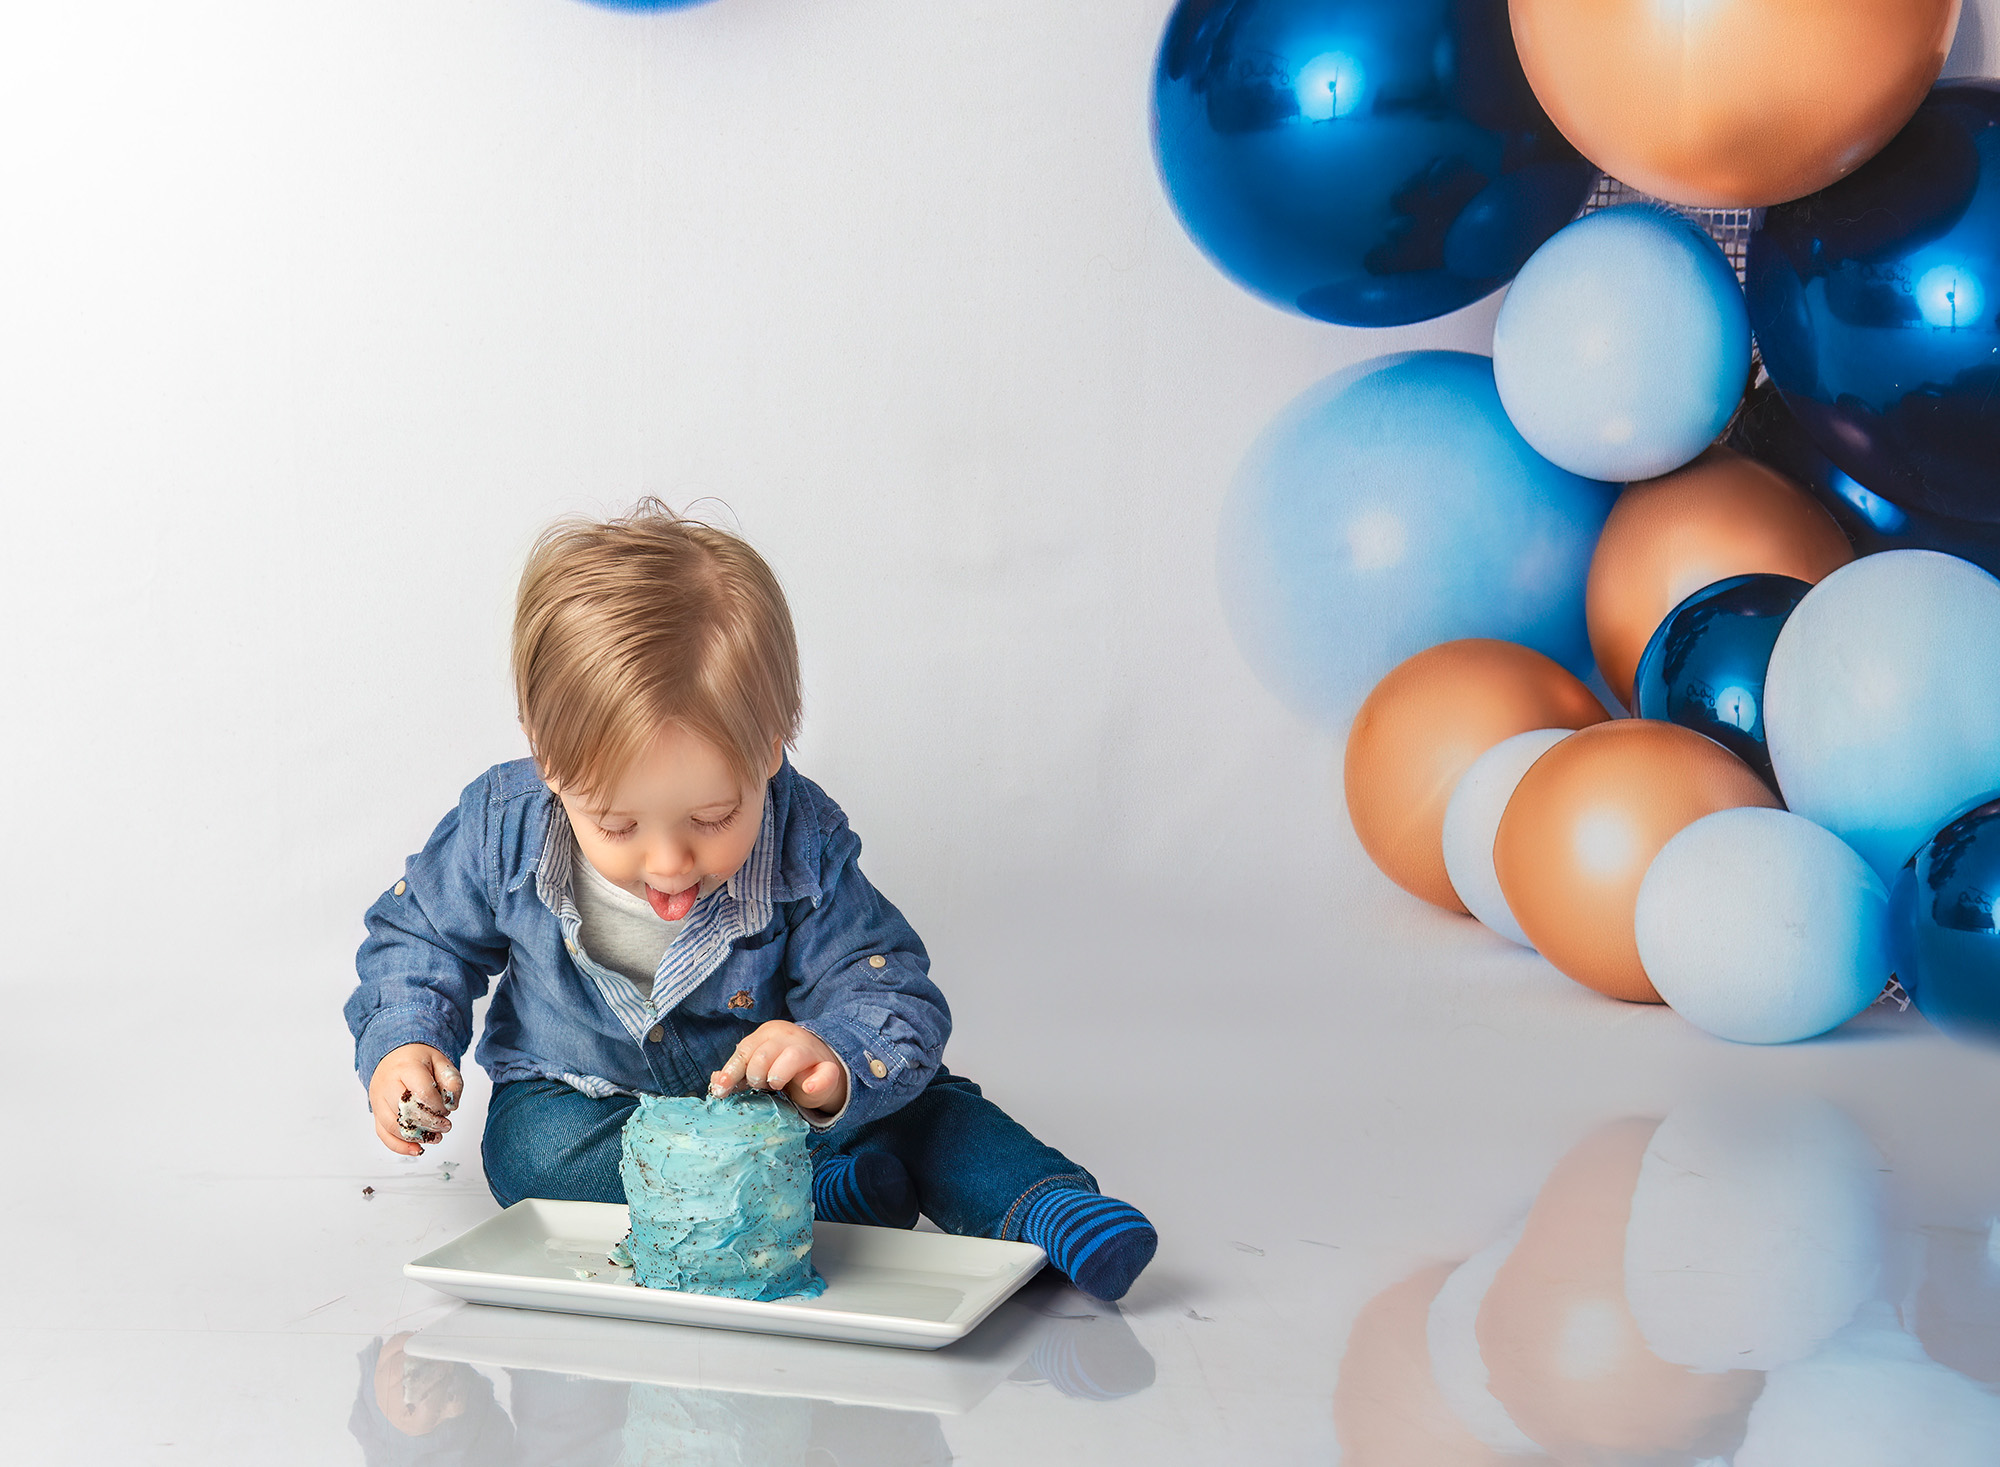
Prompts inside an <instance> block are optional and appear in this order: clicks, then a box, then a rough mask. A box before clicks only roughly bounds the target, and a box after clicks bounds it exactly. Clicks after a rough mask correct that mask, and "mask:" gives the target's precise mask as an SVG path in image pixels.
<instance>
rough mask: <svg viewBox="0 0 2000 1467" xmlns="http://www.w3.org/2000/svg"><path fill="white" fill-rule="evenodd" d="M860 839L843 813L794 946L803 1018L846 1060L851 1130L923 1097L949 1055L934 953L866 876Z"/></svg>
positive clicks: (792, 1004)
mask: <svg viewBox="0 0 2000 1467" xmlns="http://www.w3.org/2000/svg"><path fill="white" fill-rule="evenodd" d="M860 855H861V841H860V838H859V837H858V836H856V835H855V834H854V832H853V830H851V829H850V828H849V827H848V824H847V822H846V820H845V818H844V817H837V818H836V821H835V824H834V826H833V828H832V829H831V830H829V831H827V832H826V834H825V838H824V843H823V845H822V860H821V869H820V897H819V901H818V903H817V904H816V905H814V906H811V907H810V908H808V909H807V911H806V912H805V914H804V915H803V916H802V917H801V918H799V920H798V921H797V922H796V923H794V924H793V927H792V932H791V938H790V942H789V944H788V948H787V963H788V968H789V972H788V974H787V978H788V980H789V983H790V991H789V994H788V998H787V1007H788V1008H789V1009H790V1012H791V1016H792V1019H793V1021H794V1022H795V1023H797V1024H799V1025H801V1026H802V1027H804V1028H806V1029H810V1030H811V1031H812V1032H813V1033H815V1034H817V1035H818V1036H819V1037H820V1038H821V1039H823V1040H825V1041H826V1043H827V1046H828V1047H829V1048H830V1049H832V1050H833V1052H834V1053H835V1054H837V1055H838V1056H840V1059H841V1062H842V1063H843V1064H845V1065H846V1066H847V1074H848V1100H847V1106H846V1109H845V1110H843V1111H842V1112H841V1113H840V1114H839V1116H838V1117H837V1118H835V1121H834V1123H833V1125H832V1126H831V1128H830V1129H831V1130H832V1131H833V1132H836V1133H839V1132H845V1131H848V1130H851V1129H853V1128H854V1127H857V1126H862V1125H865V1124H867V1123H868V1122H869V1121H872V1120H877V1119H879V1118H881V1117H882V1116H885V1115H888V1114H890V1113H891V1112H893V1111H896V1110H899V1109H900V1108H902V1107H903V1106H904V1105H906V1104H908V1103H909V1102H910V1101H912V1100H914V1099H915V1098H916V1097H917V1095H918V1093H919V1092H920V1091H922V1090H923V1088H924V1086H925V1085H927V1084H929V1083H930V1079H931V1076H932V1075H934V1074H935V1073H936V1072H937V1068H938V1066H939V1064H940V1063H942V1062H943V1059H944V1045H945V1040H946V1039H947V1038H948V1037H950V1034H951V1009H950V1007H949V1006H948V1005H947V1004H946V1003H945V999H944V995H943V994H942V993H940V992H939V991H938V988H937V985H936V984H934V983H932V982H931V978H930V956H929V954H928V953H926V952H925V951H924V945H923V942H922V941H921V940H920V939H919V938H918V937H917V934H916V933H915V931H913V930H912V929H911V927H910V924H909V923H908V922H906V921H905V920H904V919H903V914H902V913H901V912H899V911H897V910H896V908H895V906H894V904H893V903H891V902H890V901H889V900H888V899H887V898H886V897H884V896H883V895H882V894H881V893H880V892H878V891H877V890H876V889H875V888H874V886H873V885H871V884H870V883H869V880H868V878H867V877H865V876H863V875H862V874H861V867H860V864H859V862H860Z"/></svg>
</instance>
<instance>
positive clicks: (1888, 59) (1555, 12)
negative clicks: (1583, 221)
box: [1509, 0, 1959, 209]
mask: <svg viewBox="0 0 2000 1467" xmlns="http://www.w3.org/2000/svg"><path fill="white" fill-rule="evenodd" d="M1509 8H1510V11H1511V14H1512V17H1513V22H1514V45H1515V48H1516V49H1517V50H1518V51H1519V52H1520V56H1521V65H1522V67H1523V69H1524V70H1526V72H1527V74H1528V82H1529V85H1531V86H1532V87H1533V88H1534V89H1535V97H1536V99H1537V100H1538V101H1540V102H1541V104H1542V106H1543V108H1544V109H1546V110H1547V112H1548V114H1549V117H1550V118H1551V119H1552V120H1553V121H1554V122H1555V125H1556V126H1557V127H1558V128H1560V129H1561V130H1562V133H1563V135H1564V136H1565V137H1567V138H1568V139H1569V140H1570V141H1571V142H1572V143H1574V144H1575V145H1576V148H1577V151H1578V152H1580V153H1582V154H1583V155H1584V156H1585V157H1587V158H1589V159H1590V161H1591V162H1593V163H1595V164H1596V165H1597V166H1598V167H1599V168H1602V169H1603V170H1604V171H1605V172H1606V173H1609V174H1611V175H1612V176H1613V177H1614V178H1618V179H1622V180H1623V181H1624V182H1626V183H1629V184H1631V185H1632V186H1633V187H1634V188H1639V189H1644V190H1645V191H1646V192H1647V193H1650V194H1657V195H1659V196H1660V197H1661V198H1663V199H1671V200H1672V201H1673V202H1674V203H1677V204H1698V205H1701V206H1702V207H1704V208H1711V209H1742V208H1757V207H1761V206H1763V205H1766V204H1777V203H1783V202H1784V201H1785V200H1787V199H1796V198H1798V197H1800V196H1801V195H1804V194H1809V193H1812V192H1813V191H1814V190H1816V189H1822V188H1825V187H1826V186H1827V185H1828V184H1830V183H1832V182H1834V180H1836V179H1838V178H1841V177H1844V176H1845V175H1846V174H1848V173H1851V172H1852V171H1853V170H1854V169H1856V168H1858V167H1860V166H1861V165H1862V164H1863V163H1865V162H1867V161H1868V160H1869V159H1870V158H1872V157H1874V156H1875V154H1876V153H1877V152H1878V151H1880V149H1881V147H1882V145H1883V144H1884V143H1886V142H1888V141H1889V139H1890V138H1892V137H1894V136H1895V135H1896V133H1897V131H1898V130H1899V129H1900V128H1901V127H1902V125H1903V124H1904V123H1906V122H1908V121H1909V120H1910V116H1911V114H1912V113H1914V112H1915V111H1916V110H1917V104H1918V103H1919V102H1921V101H1922V100H1923V98H1924V93H1925V92H1926V91H1927V90H1929V88H1930V85H1931V83H1932V82H1934V81H1936V80H1937V78H1938V73H1939V71H1940V70H1942V69H1943V67H1944V60H1945V53H1946V52H1948V51H1949V50H1950V49H1951V40H1952V35H1953V33H1954V32H1955V31H1956V30H1957V29H1958V9H1959V0H1700V3H1698V4H1695V3H1684V0H1671V3H1662V0H1512V4H1511V6H1510V7H1509Z"/></svg>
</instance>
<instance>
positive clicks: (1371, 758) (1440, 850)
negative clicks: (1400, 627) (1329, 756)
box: [1344, 637, 1608, 912]
mask: <svg viewBox="0 0 2000 1467" xmlns="http://www.w3.org/2000/svg"><path fill="white" fill-rule="evenodd" d="M1607 716H1608V715H1607V714H1606V713H1605V711H1604V706H1603V705H1602V704H1601V703H1599V702H1598V701H1597V699H1596V697H1595V696H1593V695H1592V693H1591V691H1590V689H1588V688H1586V687H1585V686H1584V685H1583V684H1582V683H1581V682H1580V681H1578V680H1577V678H1576V677H1575V675H1574V674H1572V673H1570V672H1569V671H1568V670H1566V669H1565V668H1563V667H1562V666H1561V665H1560V664H1559V663H1556V662H1554V661H1552V660H1550V659H1549V658H1547V657H1544V656H1543V655H1542V654H1541V653H1539V652H1536V651H1533V650H1531V649H1530V648H1527V647H1518V646H1516V645H1515V644H1514V643H1512V642H1499V641H1494V640H1493V639H1492V638H1490V637H1468V638H1466V639H1465V640H1463V641H1459V642H1445V643H1442V644H1440V645H1439V646H1436V647H1432V648H1430V649H1428V650H1427V651H1423V652H1419V653H1418V654H1417V655H1416V656H1414V657H1412V658H1410V659H1409V660H1407V661H1405V662H1402V663H1400V664H1398V665H1397V666H1396V667H1395V668H1394V669H1393V670H1392V671H1391V672H1390V673H1389V675H1388V676H1387V677H1385V678H1383V679H1382V681H1381V682H1379V683H1377V684H1376V685H1375V691H1374V692H1372V693H1370V694H1369V695H1368V701H1367V702H1365V703H1363V704H1362V705H1361V711H1360V712H1359V713H1357V714H1355V716H1354V726H1353V728H1352V729H1350V730H1349V731H1348V735H1347V765H1346V770H1345V776H1344V778H1345V783H1346V787H1347V813H1348V816H1349V817H1350V818H1351V819H1352V820H1353V821H1354V833H1355V834H1356V835H1357V836H1359V837H1360V838H1361V845H1362V849H1364V850H1366V851H1367V852H1368V855H1369V858H1370V859H1371V860H1373V861H1374V862H1375V864H1376V865H1377V866H1379V867H1381V868H1382V872H1383V874H1384V875H1386V876H1387V877H1388V878H1389V879H1390V880H1391V881H1393V882H1395V883H1396V885H1398V886H1400V887H1402V888H1403V890H1405V891H1407V892H1411V893H1413V894H1414V895H1416V896H1420V897H1422V898H1423V899H1424V900H1425V901H1427V902H1431V903H1434V904H1435V905H1437V906H1440V907H1443V908H1445V909H1446V910H1448V911H1453V912H1463V911H1464V910H1465V904H1464V903H1463V902H1461V901H1459V899H1458V893H1457V892H1455V891H1453V890H1452V888H1451V878H1450V877H1449V876H1447V875H1446V874H1445V869H1444V812H1445V807H1446V806H1447V805H1449V804H1450V803H1451V795H1452V791H1453V790H1455V789H1457V788H1458V781H1459V778H1460V777H1461V776H1462V775H1463V774H1464V773H1465V771H1466V770H1467V769H1469V768H1471V767H1472V765H1473V763H1474V761H1476V760H1477V759H1478V758H1479V756H1480V755H1481V754H1484V753H1485V752H1486V751H1487V750H1488V749H1490V748H1492V747H1493V746H1494V745H1495V744H1497V743H1499V742H1500V741H1501V740H1502V739H1506V738H1512V737H1513V736H1514V735H1515V734H1518V733H1527V732H1528V731H1529V730H1530V729H1537V728H1582V727H1583V726H1584V725H1585V724H1590V723H1597V722H1600V721H1601V720H1603V719H1604V718H1605V717H1607Z"/></svg>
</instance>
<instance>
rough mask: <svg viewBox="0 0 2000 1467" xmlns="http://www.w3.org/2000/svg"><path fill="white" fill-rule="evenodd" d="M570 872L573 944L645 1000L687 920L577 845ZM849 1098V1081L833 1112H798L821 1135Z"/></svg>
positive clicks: (844, 1109) (851, 1097) (851, 1086)
mask: <svg viewBox="0 0 2000 1467" xmlns="http://www.w3.org/2000/svg"><path fill="white" fill-rule="evenodd" d="M570 839H571V841H574V840H575V839H576V836H575V835H574V834H573V833H572V835H571V836H570ZM570 869H571V870H572V871H581V872H582V873H583V880H581V881H572V882H571V883H570V900H572V901H573V902H575V903H576V915H577V917H578V918H579V919H581V920H580V921H579V924H578V926H577V931H576V935H577V940H578V942H579V943H580V944H581V945H582V947H583V950H584V951H585V952H587V953H589V954H590V956H591V958H592V959H593V960H594V961H596V962H598V963H600V964H602V965H603V966H604V967H607V968H609V969H610V970H611V971H612V972H614V973H617V974H619V975H621V976H623V977H625V978H627V979H629V980H630V981H631V983H632V986H633V987H634V988H636V989H638V990H639V994H640V996H641V997H642V998H647V999H650V998H651V997H652V996H653V975H654V974H656V973H658V972H659V971H660V961H661V959H663V958H664V957H666V955H667V949H668V948H669V947H671V946H673V941H674V939H675V938H676V937H678V936H680V931H681V929H682V928H683V927H685V926H687V924H688V919H687V918H686V917H683V918H681V920H680V921H678V922H669V921H667V920H666V919H665V918H664V917H662V916H661V915H660V914H659V913H658V912H656V911H654V910H653V907H652V904H651V903H650V902H648V901H647V900H646V899H645V898H644V897H642V896H634V895H633V894H632V893H631V892H629V891H627V890H625V888H624V887H622V886H619V885H617V884H616V883H615V882H613V881H610V880H609V879H607V878H606V877H605V875H604V873H603V872H601V871H599V870H598V869H597V868H596V867H595V866H593V865H591V864H590V858H589V857H588V856H586V855H584V853H583V848H582V847H581V846H578V847H576V857H575V859H574V861H572V862H571V865H570ZM853 1100H854V1083H853V1080H852V1078H851V1077H850V1079H849V1081H848V1091H847V1099H846V1100H845V1101H843V1102H841V1106H840V1109H839V1110H838V1111H835V1112H832V1113H828V1112H826V1111H823V1110H807V1109H805V1108H803V1107H801V1108H800V1110H799V1114H800V1115H802V1116H804V1117H805V1119H806V1123H807V1124H808V1125H810V1126H811V1127H812V1128H813V1129H814V1130H815V1131H824V1130H826V1129H827V1128H828V1127H829V1126H831V1125H833V1123H834V1122H836V1121H838V1120H839V1119H840V1118H841V1117H842V1116H843V1115H846V1114H847V1107H848V1106H849V1105H850V1104H852V1103H853Z"/></svg>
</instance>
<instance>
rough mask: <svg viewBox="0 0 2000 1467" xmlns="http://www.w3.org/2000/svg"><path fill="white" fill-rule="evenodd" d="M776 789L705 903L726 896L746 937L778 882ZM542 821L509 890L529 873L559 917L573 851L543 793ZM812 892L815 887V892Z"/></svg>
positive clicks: (551, 798)
mask: <svg viewBox="0 0 2000 1467" xmlns="http://www.w3.org/2000/svg"><path fill="white" fill-rule="evenodd" d="M777 784H778V781H777V780H776V779H772V780H768V781H766V783H765V785H764V818H763V821H762V823H761V824H760V825H759V827H758V830H757V840H756V843H755V844H754V845H752V846H751V847H750V854H749V856H747V857H746V858H745V859H744V862H743V864H742V866H740V867H739V868H737V871H736V874H735V875H734V876H731V877H730V878H729V880H727V881H726V882H724V883H723V884H722V886H721V887H720V888H718V890H716V891H714V892H711V893H710V894H709V899H713V898H714V897H716V896H726V897H727V898H728V899H729V900H730V901H732V902H734V903H736V904H738V905H739V906H740V907H741V908H742V909H743V917H744V919H745V921H747V922H749V923H750V924H751V925H749V926H748V927H746V929H745V930H746V931H750V932H755V931H758V930H759V929H761V928H762V927H763V926H764V924H765V923H767V922H769V921H770V920H771V908H772V904H773V894H774V892H775V889H776V887H777V880H778V853H779V847H780V846H781V845H782V844H783V832H782V831H781V830H780V829H779V826H780V824H781V823H782V820H781V816H780V812H779V810H778V808H777V805H778V799H777ZM543 819H544V820H545V821H546V825H545V827H544V831H543V835H542V848H541V851H540V853H539V854H538V855H537V856H536V857H535V859H534V860H533V861H531V862H529V863H528V865H527V866H526V867H524V868H523V869H522V872H521V874H520V876H519V877H518V878H516V879H515V882H514V886H513V888H510V890H511V889H518V888H519V887H520V886H521V884H522V883H523V882H525V881H526V880H527V879H528V876H529V875H530V873H532V874H533V875H534V878H535V895H537V896H539V897H540V898H541V899H542V904H543V905H544V906H546V907H547V908H548V909H549V910H550V911H551V912H554V913H556V914H557V915H558V916H560V915H561V914H562V909H563V903H564V902H565V901H567V900H568V899H569V894H570V882H571V880H572V879H573V877H574V875H575V872H574V870H573V869H572V867H571V864H570V862H571V853H572V852H574V851H575V850H576V836H575V832H574V831H572V830H571V828H570V823H569V812H568V811H567V810H565V809H564V808H563V803H562V801H561V800H559V799H557V798H556V796H555V792H554V791H553V790H552V791H550V792H549V795H548V798H547V802H546V805H545V808H544V815H543ZM817 889H818V888H817V887H816V886H815V888H814V890H815V892H816V891H817Z"/></svg>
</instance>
